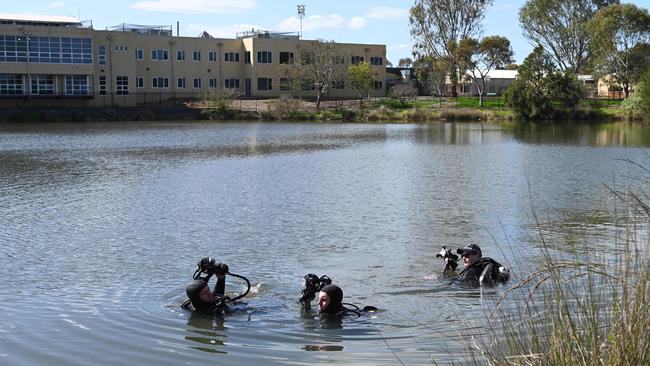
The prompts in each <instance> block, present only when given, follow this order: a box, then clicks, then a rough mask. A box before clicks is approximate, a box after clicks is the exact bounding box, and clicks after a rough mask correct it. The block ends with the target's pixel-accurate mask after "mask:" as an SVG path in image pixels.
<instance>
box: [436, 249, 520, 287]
mask: <svg viewBox="0 0 650 366" xmlns="http://www.w3.org/2000/svg"><path fill="white" fill-rule="evenodd" d="M456 253H458V254H459V255H460V256H461V257H462V258H463V265H464V268H463V270H462V271H460V273H458V274H456V267H458V263H456V262H457V261H458V256H457V255H455V254H453V253H452V252H451V249H447V248H446V247H444V246H443V247H442V250H441V251H440V252H439V253H438V254H436V257H440V258H442V259H444V261H445V268H444V274H445V275H446V276H447V277H450V278H453V279H455V280H457V281H460V282H462V283H464V284H466V285H469V286H483V285H487V286H492V285H494V284H496V283H499V282H507V281H508V280H509V279H510V270H509V269H508V268H506V267H504V266H502V265H501V263H499V262H497V261H495V260H494V259H492V258H490V257H483V253H482V252H481V248H480V247H479V246H478V245H476V244H468V245H466V246H465V247H464V248H462V249H457V250H456Z"/></svg>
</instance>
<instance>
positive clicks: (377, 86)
mask: <svg viewBox="0 0 650 366" xmlns="http://www.w3.org/2000/svg"><path fill="white" fill-rule="evenodd" d="M375 89H384V82H383V81H381V80H375Z"/></svg>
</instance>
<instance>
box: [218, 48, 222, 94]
mask: <svg viewBox="0 0 650 366" xmlns="http://www.w3.org/2000/svg"><path fill="white" fill-rule="evenodd" d="M222 46H223V42H217V47H218V48H219V54H218V55H217V57H218V58H219V59H218V60H217V61H218V63H217V66H218V67H219V85H218V86H217V89H221V87H222V85H221V82H222V80H221V77H222V72H221V69H222V68H223V63H222V62H223V59H222V58H221V47H222Z"/></svg>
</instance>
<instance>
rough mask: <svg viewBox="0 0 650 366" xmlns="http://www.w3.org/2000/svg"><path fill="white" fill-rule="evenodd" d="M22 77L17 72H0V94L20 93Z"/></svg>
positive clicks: (21, 90) (21, 92)
mask: <svg viewBox="0 0 650 366" xmlns="http://www.w3.org/2000/svg"><path fill="white" fill-rule="evenodd" d="M22 94H23V77H22V75H17V74H0V95H22Z"/></svg>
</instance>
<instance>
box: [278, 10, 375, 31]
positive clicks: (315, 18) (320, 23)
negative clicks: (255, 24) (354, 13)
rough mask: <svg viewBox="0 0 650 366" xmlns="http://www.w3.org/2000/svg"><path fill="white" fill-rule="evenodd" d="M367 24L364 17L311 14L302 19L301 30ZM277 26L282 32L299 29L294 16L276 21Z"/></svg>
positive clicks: (355, 27)
mask: <svg viewBox="0 0 650 366" xmlns="http://www.w3.org/2000/svg"><path fill="white" fill-rule="evenodd" d="M366 24H368V21H367V19H366V18H363V17H352V18H350V19H346V18H344V17H342V16H340V15H338V14H329V15H312V16H309V17H307V18H305V19H303V21H302V29H303V31H314V30H321V29H343V28H348V29H359V28H363V27H365V26H366ZM277 28H278V30H279V31H283V32H293V31H297V30H300V19H298V18H296V17H290V18H287V19H285V20H283V21H281V22H280V23H278V25H277Z"/></svg>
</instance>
